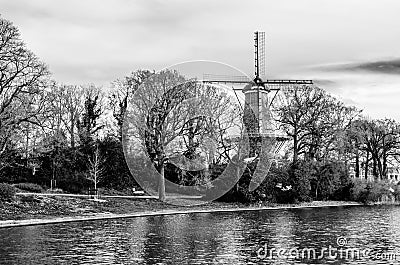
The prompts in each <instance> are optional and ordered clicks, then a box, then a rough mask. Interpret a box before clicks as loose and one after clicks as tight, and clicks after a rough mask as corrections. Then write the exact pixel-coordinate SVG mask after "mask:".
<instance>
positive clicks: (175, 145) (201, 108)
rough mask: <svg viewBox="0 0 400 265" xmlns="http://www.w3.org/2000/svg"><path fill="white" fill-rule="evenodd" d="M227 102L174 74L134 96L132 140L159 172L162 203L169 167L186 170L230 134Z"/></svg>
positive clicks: (130, 114)
mask: <svg viewBox="0 0 400 265" xmlns="http://www.w3.org/2000/svg"><path fill="white" fill-rule="evenodd" d="M226 97H227V95H226V94H221V93H217V92H216V90H214V89H213V88H212V87H203V86H202V85H201V84H199V83H198V82H196V81H195V80H186V79H185V77H183V76H181V75H180V74H179V73H178V72H177V71H172V70H165V71H162V72H160V73H158V74H155V75H152V76H151V77H150V78H148V79H147V80H146V81H145V82H144V83H143V84H142V86H141V87H140V89H138V90H137V91H136V92H135V94H134V96H133V98H132V99H131V102H130V103H131V104H129V106H130V110H129V112H128V115H127V121H128V122H130V123H131V127H132V128H133V130H132V131H133V132H132V133H131V134H132V135H134V136H133V138H135V139H137V142H140V146H141V147H142V149H143V151H145V152H146V153H147V154H148V155H149V157H150V160H151V161H152V163H153V164H154V166H155V167H156V169H157V171H158V172H159V179H158V187H157V188H158V195H159V199H160V200H162V201H165V199H166V198H165V177H164V166H165V163H166V162H167V161H173V160H174V162H175V163H180V164H181V165H183V164H185V163H186V162H185V161H184V160H187V159H192V158H193V157H194V156H197V155H198V153H205V150H210V149H211V148H210V146H209V144H210V140H211V141H213V140H215V141H217V140H218V139H219V138H218V137H221V135H220V134H221V133H222V132H224V133H226V131H227V129H228V127H229V126H230V124H228V125H225V124H223V123H225V121H224V120H223V116H224V115H225V116H229V115H226V114H227V113H228V112H229V111H230V109H229V108H228V106H229V104H228V103H229V101H227V100H226ZM225 118H226V117H225ZM236 118H237V117H236ZM218 122H219V123H220V127H218V126H217V125H218ZM205 136H206V137H208V138H209V139H208V140H207V139H205V138H206V137H205ZM210 138H211V139H210ZM182 153H183V155H182ZM177 154H180V156H179V158H178V159H177ZM200 160H201V159H200ZM200 160H197V161H200ZM191 165H194V164H193V163H192V164H191Z"/></svg>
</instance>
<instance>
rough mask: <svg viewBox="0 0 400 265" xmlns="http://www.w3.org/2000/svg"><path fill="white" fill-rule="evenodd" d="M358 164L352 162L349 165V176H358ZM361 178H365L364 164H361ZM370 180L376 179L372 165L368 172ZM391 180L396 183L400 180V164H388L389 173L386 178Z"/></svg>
mask: <svg viewBox="0 0 400 265" xmlns="http://www.w3.org/2000/svg"><path fill="white" fill-rule="evenodd" d="M355 168H356V165H355V163H351V164H350V166H349V176H350V177H351V178H354V179H355V178H356V170H355ZM359 179H365V168H364V166H363V165H360V176H359ZM366 179H367V180H368V181H375V176H374V174H373V172H372V167H371V166H370V167H369V170H368V173H367V178H366ZM385 179H387V180H389V181H390V182H393V183H395V184H397V183H399V182H400V165H396V166H388V169H387V175H386V178H385Z"/></svg>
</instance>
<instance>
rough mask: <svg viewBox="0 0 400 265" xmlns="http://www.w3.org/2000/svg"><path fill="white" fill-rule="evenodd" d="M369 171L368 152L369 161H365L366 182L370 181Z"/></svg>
mask: <svg viewBox="0 0 400 265" xmlns="http://www.w3.org/2000/svg"><path fill="white" fill-rule="evenodd" d="M368 170H369V152H368V151H367V159H366V160H365V172H364V176H365V180H367V179H368Z"/></svg>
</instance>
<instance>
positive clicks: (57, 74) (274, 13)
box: [0, 0, 400, 121]
mask: <svg viewBox="0 0 400 265" xmlns="http://www.w3.org/2000/svg"><path fill="white" fill-rule="evenodd" d="M399 11H400V1H398V0H368V1H366V0H329V1H328V0H274V1H272V0H259V1H243V0H240V1H235V0H219V1H218V0H190V1H188V0H162V1H161V0H160V1H156V0H84V1H83V0H69V1H61V0H12V1H11V0H7V1H6V0H0V14H1V15H2V17H4V18H6V19H8V20H11V21H12V22H14V24H15V25H16V26H17V27H18V28H19V29H20V31H21V35H22V39H23V40H24V41H25V42H26V44H27V45H28V47H29V48H30V49H31V50H32V51H33V52H34V53H35V54H37V55H38V56H39V57H40V58H41V59H42V60H43V61H44V62H46V63H47V64H48V65H49V67H50V70H51V72H52V73H53V75H54V78H55V79H56V80H57V81H59V82H63V83H68V84H88V83H94V84H97V85H102V86H103V87H107V86H109V84H110V82H111V81H113V80H115V79H117V78H121V77H123V76H125V75H127V74H128V73H129V72H131V71H134V70H137V69H144V68H145V69H154V70H158V69H162V68H164V67H166V66H169V65H172V64H175V63H179V62H182V61H188V60H197V59H202V60H213V61H219V62H223V63H226V64H229V65H232V66H234V67H237V68H238V69H240V70H242V71H243V72H245V73H248V74H249V75H251V74H252V73H253V32H254V31H255V30H261V31H265V32H266V49H267V50H266V54H267V75H268V77H269V78H302V79H314V80H316V81H317V83H318V84H319V85H320V86H322V87H323V88H325V89H326V90H328V91H330V92H332V93H333V94H335V95H337V96H339V97H341V98H342V99H343V100H344V101H345V102H347V103H349V104H354V105H356V106H358V107H360V108H363V109H364V110H365V111H364V112H365V113H366V114H368V115H371V116H372V117H377V118H383V117H390V118H395V119H397V120H399V121H400V112H399V111H397V109H398V107H397V106H398V103H397V101H398V100H399V99H400V59H399V58H400V26H399V25H400V18H399V17H400V16H399Z"/></svg>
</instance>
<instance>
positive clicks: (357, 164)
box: [355, 149, 360, 179]
mask: <svg viewBox="0 0 400 265" xmlns="http://www.w3.org/2000/svg"><path fill="white" fill-rule="evenodd" d="M355 170H356V178H357V179H359V178H360V154H359V152H358V149H357V150H356V168H355Z"/></svg>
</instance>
